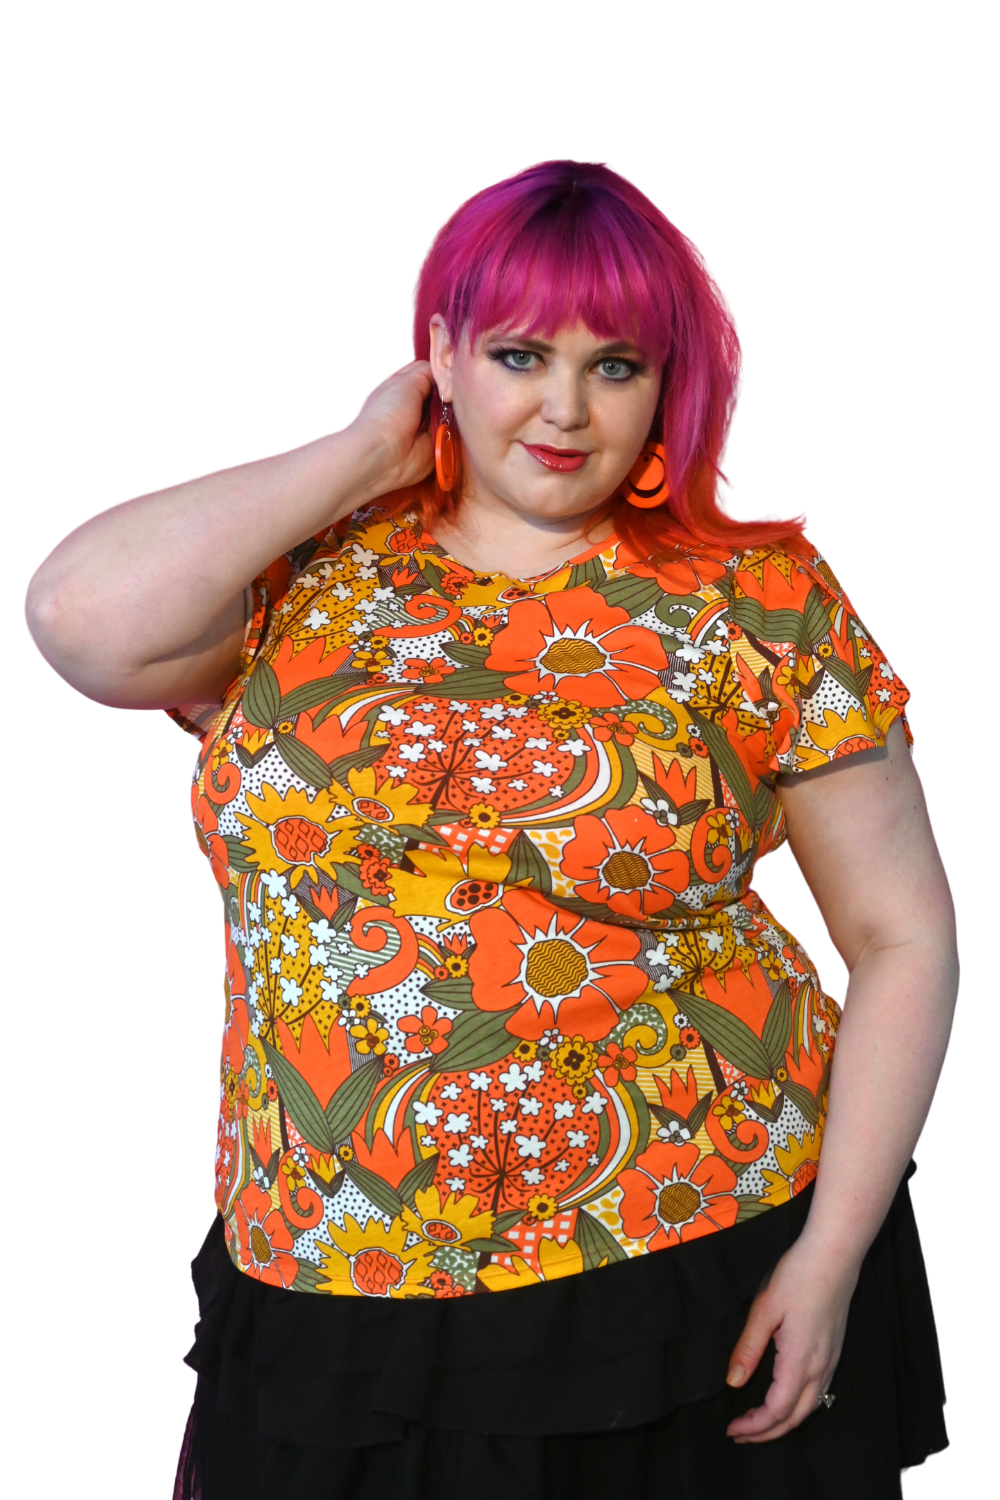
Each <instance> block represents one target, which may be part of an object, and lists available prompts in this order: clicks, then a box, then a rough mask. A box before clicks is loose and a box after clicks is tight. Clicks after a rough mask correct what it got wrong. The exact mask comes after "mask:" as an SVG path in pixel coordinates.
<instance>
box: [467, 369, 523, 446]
mask: <svg viewBox="0 0 1000 1500" xmlns="http://www.w3.org/2000/svg"><path fill="white" fill-rule="evenodd" d="M530 386H531V382H530V381H528V380H525V381H523V382H522V381H520V380H517V379H513V380H512V379H511V378H510V377H509V376H508V377H504V376H503V375H501V374H500V373H499V372H494V371H492V370H490V371H478V370H477V371H476V374H475V377H474V378H472V379H470V380H467V381H466V382H464V383H463V389H462V390H461V392H459V391H458V390H457V389H456V392H455V394H456V398H457V399H456V416H458V419H459V428H460V431H461V433H462V436H463V438H464V439H465V440H466V442H467V443H468V444H469V445H470V447H474V448H476V449H480V448H481V449H483V450H484V452H486V451H489V452H493V453H499V452H500V450H501V449H503V448H504V447H506V446H507V445H508V444H509V443H510V441H511V439H512V438H515V437H516V436H517V434H518V433H519V432H520V431H522V430H523V428H524V426H525V424H526V423H527V422H528V421H530V419H531V417H532V416H534V415H535V413H536V412H537V409H538V404H539V402H538V397H537V396H536V395H535V394H534V393H533V391H532V390H531V389H530Z"/></svg>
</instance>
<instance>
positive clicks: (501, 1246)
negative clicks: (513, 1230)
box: [465, 1234, 521, 1255]
mask: <svg viewBox="0 0 1000 1500" xmlns="http://www.w3.org/2000/svg"><path fill="white" fill-rule="evenodd" d="M465 1243H466V1245H467V1246H468V1248H469V1249H470V1250H478V1251H479V1253H480V1254H483V1253H486V1254H488V1255H511V1254H513V1255H516V1254H517V1252H518V1251H519V1250H520V1248H521V1247H520V1245H515V1244H514V1242H513V1240H505V1239H504V1237H503V1235H501V1234H495V1235H493V1236H492V1237H491V1238H490V1239H488V1240H483V1239H480V1240H466V1242H465Z"/></svg>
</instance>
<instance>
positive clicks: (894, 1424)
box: [174, 1164, 948, 1500]
mask: <svg viewBox="0 0 1000 1500" xmlns="http://www.w3.org/2000/svg"><path fill="white" fill-rule="evenodd" d="M913 1170H914V1168H913V1166H912V1164H911V1167H910V1169H909V1171H908V1172H907V1177H909V1176H910V1175H911V1174H912V1172H913ZM810 1193H811V1189H807V1190H806V1191H805V1192H804V1193H802V1194H801V1195H800V1196H799V1197H797V1198H794V1199H793V1200H792V1201H791V1202H790V1203H788V1204H785V1205H782V1206H781V1207H777V1208H773V1209H770V1210H768V1211H767V1212H766V1213H764V1214H761V1215H760V1216H759V1217H757V1218H755V1219H751V1220H749V1221H747V1222H746V1223H743V1224H739V1225H736V1226H734V1227H733V1228H732V1229H727V1230H724V1231H722V1232H720V1233H718V1234H712V1235H708V1236H706V1237H705V1238H703V1239H699V1240H694V1241H692V1242H690V1243H689V1244H685V1245H680V1246H677V1247H675V1248H672V1249H669V1250H663V1251H660V1252H658V1253H654V1254H651V1255H646V1256H642V1257H640V1258H638V1259H635V1260H630V1261H626V1262H621V1263H618V1264H616V1265H612V1266H607V1267H604V1268H602V1269H601V1270H599V1271H588V1272H583V1273H582V1274H580V1275H576V1276H569V1277H566V1278H564V1279H563V1280H560V1281H554V1282H550V1283H545V1284H539V1285H537V1286H529V1287H524V1288H520V1289H517V1290H513V1291H507V1292H503V1293H492V1294H487V1295H485V1296H471V1297H469V1296H466V1297H461V1298H455V1299H446V1300H437V1299H435V1300H430V1299H427V1300H416V1299H414V1300H413V1301H402V1300H399V1301H383V1300H381V1299H378V1300H375V1299H368V1298H354V1297H322V1296H315V1295H307V1294H304V1293H296V1292H288V1291H283V1290H281V1289H280V1288H276V1287H269V1286H266V1285H263V1284H262V1283H260V1282H258V1281H255V1280H253V1279H252V1278H251V1277H249V1276H246V1275H244V1274H242V1273H241V1272H239V1271H237V1270H236V1269H235V1267H234V1266H233V1265H232V1263H231V1261H230V1260H229V1256H228V1254H227V1252H226V1247H225V1242H224V1238H223V1232H222V1220H221V1219H217V1220H216V1221H215V1223H214V1224H213V1226H212V1228H211V1229H210V1230H209V1233H208V1236H207V1238H206V1240H205V1243H204V1245H203V1246H202V1248H201V1250H200V1252H199V1254H198V1256H197V1258H196V1260H195V1261H194V1263H193V1265H192V1272H193V1277H194V1283H195V1287H196V1290H197V1293H198V1301H199V1308H200V1312H201V1318H200V1321H199V1323H198V1326H197V1328H196V1330H195V1344H194V1347H193V1348H192V1350H191V1351H190V1353H189V1354H188V1355H187V1363H188V1364H189V1365H191V1366H192V1367H193V1368H194V1369H195V1370H196V1371H197V1372H198V1385H197V1390H196V1394H195V1401H194V1406H193V1408H192V1411H191V1416H190V1419H189V1421H188V1428H187V1432H186V1433H185V1437H184V1444H183V1448H182V1452H181V1458H180V1464H179V1467H178V1472H177V1481H176V1485H175V1489H174V1500H301V1497H302V1496H304V1495H308V1496H309V1497H310V1500H469V1497H470V1496H472V1495H475V1496H476V1500H590V1497H593V1500H626V1497H628V1500H634V1497H635V1495H636V1494H639V1493H643V1494H645V1495H648V1496H651V1497H660V1496H662V1497H663V1500H704V1497H707V1496H709V1495H712V1496H714V1495H715V1493H716V1486H718V1485H722V1484H725V1485H728V1486H732V1487H733V1493H738V1494H739V1495H740V1500H843V1497H844V1496H845V1495H848V1494H849V1495H850V1496H851V1500H898V1497H900V1496H901V1493H902V1492H901V1489H900V1479H899V1476H900V1471H901V1470H902V1469H905V1468H909V1467H911V1466H912V1465H914V1464H919V1463H921V1462H923V1460H924V1458H926V1457H927V1455H928V1454H930V1453H935V1452H938V1451H939V1450H940V1449H942V1448H944V1447H946V1446H947V1442H948V1438H947V1434H946V1432H945V1427H944V1419H943V1414H942V1407H943V1404H944V1388H943V1384H942V1378H941V1367H940V1361H939V1357H938V1347H937V1338H936V1334H935V1329H934V1317H933V1312H932V1310H931V1303H930V1297H929V1293H928V1289H927V1281H926V1277H925V1274H924V1266H923V1258H922V1256H921V1252H920V1241H919V1238H918V1235H917V1227H916V1223H915V1222H914V1218H913V1209H912V1206H911V1203H910V1196H909V1191H908V1189H907V1185H906V1181H905V1180H904V1181H903V1183H902V1184H901V1185H900V1188H899V1191H898V1192H897V1194H896V1197H895V1199H894V1201H893V1204H892V1207H891V1208H890V1210H889V1213H888V1215H887V1217H886V1220H885V1223H884V1224H883V1226H882V1228H881V1230H880V1231H879V1234H878V1236H877V1237H876V1239H875V1241H874V1243H873V1244H872V1246H871V1249H870V1250H869V1252H868V1254H867V1256H866V1257H865V1260H864V1264H863V1266H862V1270H861V1274H860V1277H859V1279H858V1285H857V1288H856V1290H855V1292H854V1296H853V1299H852V1302H851V1309H850V1315H849V1318H848V1323H847V1333H846V1337H845V1340H844V1348H843V1352H842V1354H841V1358H840V1363H839V1365H838V1366H837V1371H836V1374H835V1376H834V1378H833V1380H832V1381H831V1386H830V1388H831V1390H832V1391H833V1392H834V1393H835V1395H836V1397H837V1399H836V1401H835V1403H834V1405H833V1406H832V1407H831V1408H830V1409H829V1410H827V1409H826V1408H822V1407H821V1408H819V1409H818V1410H817V1411H816V1412H814V1413H813V1414H812V1415H811V1416H809V1417H807V1418H806V1420H805V1421H804V1422H803V1423H801V1425H800V1426H799V1427H797V1428H795V1429H794V1430H793V1431H792V1432H790V1433H788V1434H786V1436H784V1437H782V1438H778V1439H776V1440H775V1441H773V1442H769V1443H763V1444H739V1445H737V1444H735V1443H734V1442H733V1441H732V1440H731V1439H729V1438H727V1437H726V1434H725V1430H726V1426H727V1425H728V1423H729V1422H730V1421H732V1419H733V1417H735V1416H737V1415H739V1414H740V1413H741V1412H743V1411H745V1410H747V1409H748V1408H749V1407H751V1406H756V1405H759V1404H760V1402H761V1401H762V1400H763V1398H764V1395H765V1393H766V1390H767V1386H768V1383H769V1378H770V1369H771V1361H772V1358H773V1348H772V1349H771V1350H769V1352H768V1355H767V1356H766V1357H765V1359H764V1360H763V1361H762V1362H761V1366H760V1368H759V1369H758V1370H757V1372H756V1373H755V1374H754V1376H753V1377H752V1378H751V1380H750V1381H749V1382H748V1384H747V1385H746V1386H744V1387H743V1388H742V1389H741V1390H739V1391H734V1390H731V1389H730V1388H729V1387H728V1386H727V1385H726V1384H725V1375H726V1370H727V1368H728V1363H729V1356H730V1354H731V1352H732V1348H733V1345H734V1344H735V1342H736V1339H737V1338H738V1336H739V1333H740V1331H741V1329H742V1327H743V1323H744V1321H745V1318H746V1314H747V1311H748V1309H749V1306H750V1303H751V1301H752V1299H753V1297H754V1295H755V1294H756V1292H757V1290H758V1288H759V1287H760V1285H761V1282H762V1280H763V1278H764V1277H765V1276H766V1275H767V1273H768V1271H769V1270H770V1269H771V1267H772V1266H773V1265H774V1263H775V1262H776V1261H777V1260H778V1258H779V1257H780V1256H781V1255H782V1254H783V1253H784V1251H785V1250H786V1249H787V1248H788V1247H789V1245H791V1244H792V1243H793V1242H794V1240H795V1239H796V1238H797V1236H798V1234H799V1232H800V1231H801V1229H802V1226H803V1224H804V1222H805V1217H806V1213H807V1211H808V1207H809V1198H810Z"/></svg>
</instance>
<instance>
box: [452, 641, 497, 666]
mask: <svg viewBox="0 0 1000 1500" xmlns="http://www.w3.org/2000/svg"><path fill="white" fill-rule="evenodd" d="M443 649H444V652H445V654H446V655H447V656H450V657H451V659H452V661H460V662H461V663H462V666H463V667H484V666H485V665H486V658H487V656H488V654H489V647H488V646H472V645H468V644H463V643H462V642H461V641H445V643H444V647H443Z"/></svg>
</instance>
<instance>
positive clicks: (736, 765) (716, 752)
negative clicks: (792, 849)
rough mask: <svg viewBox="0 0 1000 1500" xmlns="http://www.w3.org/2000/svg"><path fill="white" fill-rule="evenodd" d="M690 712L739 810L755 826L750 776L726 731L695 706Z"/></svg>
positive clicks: (754, 808)
mask: <svg viewBox="0 0 1000 1500" xmlns="http://www.w3.org/2000/svg"><path fill="white" fill-rule="evenodd" d="M690 714H691V717H692V719H693V720H694V722H695V723H696V724H697V725H698V728H699V729H700V730H701V737H702V739H703V740H704V741H705V744H706V745H707V746H708V753H709V755H710V756H711V757H712V759H713V760H714V761H715V764H716V765H717V766H718V768H719V770H720V771H721V772H722V774H723V776H724V777H725V778H726V782H727V784H728V786H729V790H730V791H731V792H732V794H733V796H734V797H735V798H736V803H737V806H738V807H739V810H740V812H741V813H742V814H743V816H744V817H745V818H746V820H747V822H748V823H749V825H750V827H751V828H754V827H756V822H755V819H756V816H757V807H756V802H755V799H754V793H753V789H752V787H751V786H750V777H749V776H748V775H747V770H746V767H745V766H744V764H743V762H742V761H741V760H740V758H739V756H738V755H737V753H736V751H735V750H734V749H733V747H732V745H731V744H730V743H729V737H728V735H727V734H726V731H725V730H724V729H723V728H722V726H721V725H719V724H715V723H713V722H712V720H711V719H706V717H705V715H704V714H700V713H699V712H698V710H697V709H695V708H692V709H690Z"/></svg>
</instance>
